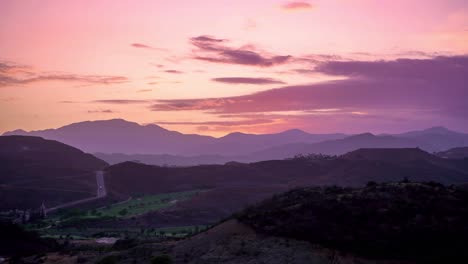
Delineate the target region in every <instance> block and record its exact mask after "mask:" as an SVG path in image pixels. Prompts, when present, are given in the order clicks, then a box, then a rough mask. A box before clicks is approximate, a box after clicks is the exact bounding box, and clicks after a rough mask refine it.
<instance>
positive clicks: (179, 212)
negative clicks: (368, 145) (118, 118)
mask: <svg viewBox="0 0 468 264" xmlns="http://www.w3.org/2000/svg"><path fill="white" fill-rule="evenodd" d="M107 174H108V177H107V178H108V180H107V185H108V189H109V190H110V192H112V193H113V194H114V195H116V196H119V197H121V199H126V198H128V197H131V196H135V195H141V194H154V193H163V192H179V191H188V190H204V191H203V192H201V193H199V194H198V195H197V196H195V197H194V198H192V199H190V200H186V201H181V202H179V203H177V204H175V206H173V207H171V208H170V209H168V210H164V211H163V212H154V213H149V214H147V215H144V216H142V218H141V219H140V222H139V223H137V222H135V221H133V222H132V221H127V222H120V223H119V225H138V224H141V225H150V226H165V225H167V224H168V223H174V221H176V222H177V223H179V224H181V225H191V224H205V223H213V222H216V221H218V220H219V219H221V218H223V217H226V216H229V215H230V214H231V213H233V212H235V211H238V210H240V209H242V208H243V207H245V206H246V205H249V204H253V203H255V202H258V201H260V200H262V199H265V198H267V197H269V196H271V195H273V194H275V193H279V192H282V191H286V190H289V189H291V188H294V187H301V186H310V185H340V186H364V185H365V184H366V183H368V182H369V181H375V182H388V181H392V182H395V181H402V180H403V179H405V178H406V179H408V180H411V181H434V182H440V183H443V184H462V183H466V182H468V166H466V164H465V163H464V162H460V161H456V160H446V159H441V158H439V157H437V156H434V155H431V154H429V153H427V152H424V151H422V150H420V149H362V150H358V151H356V152H351V153H349V154H347V155H343V156H341V157H335V158H333V157H302V158H301V157H299V158H295V159H290V160H272V161H263V162H257V163H250V164H243V163H227V164H225V165H203V166H193V167H185V168H178V167H159V166H150V165H144V164H139V163H133V162H125V163H121V164H117V165H113V166H110V167H109V168H108V169H107Z"/></svg>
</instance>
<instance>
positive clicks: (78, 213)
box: [26, 190, 206, 238]
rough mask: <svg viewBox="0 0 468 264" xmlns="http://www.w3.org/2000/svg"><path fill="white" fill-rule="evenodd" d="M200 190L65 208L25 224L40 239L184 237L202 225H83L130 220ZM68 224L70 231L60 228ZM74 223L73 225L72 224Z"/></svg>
mask: <svg viewBox="0 0 468 264" xmlns="http://www.w3.org/2000/svg"><path fill="white" fill-rule="evenodd" d="M200 192H203V190H194V191H187V192H174V193H163V194H155V195H144V196H140V197H135V198H130V199H129V200H127V201H123V202H119V203H115V204H111V205H108V206H105V207H101V208H96V209H92V210H87V211H84V210H80V209H65V210H60V211H59V212H57V213H55V214H53V215H51V216H49V217H48V218H47V219H45V220H43V221H42V222H40V223H35V224H32V225H27V226H26V227H27V228H28V229H31V230H36V231H39V232H40V233H41V234H42V235H43V236H49V237H56V238H59V237H66V236H68V237H74V238H91V237H103V236H114V237H147V238H148V237H149V238H151V237H185V236H188V235H191V234H194V233H197V232H199V231H200V230H201V229H204V228H206V227H205V226H187V227H171V228H157V229H155V228H143V229H140V228H128V229H117V228H115V229H113V228H86V227H85V226H86V225H82V223H84V222H85V221H87V220H93V221H99V220H100V219H102V220H105V219H109V218H112V219H118V218H121V219H122V218H133V217H137V216H139V215H142V214H145V213H148V212H154V211H158V210H161V209H163V208H169V207H171V206H173V205H175V204H176V203H178V202H180V201H184V200H188V199H190V198H192V197H193V196H195V195H197V194H198V193H200ZM65 223H67V224H68V226H74V227H73V228H70V227H68V228H65V227H61V226H62V225H63V224H65ZM71 223H73V224H71Z"/></svg>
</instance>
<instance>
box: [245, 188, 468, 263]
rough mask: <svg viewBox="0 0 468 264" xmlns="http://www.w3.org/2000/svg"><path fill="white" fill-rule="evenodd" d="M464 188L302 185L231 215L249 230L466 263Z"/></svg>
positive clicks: (365, 252) (467, 197)
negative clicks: (304, 186)
mask: <svg viewBox="0 0 468 264" xmlns="http://www.w3.org/2000/svg"><path fill="white" fill-rule="evenodd" d="M467 204H468V192H467V191H466V190H462V189H457V188H456V187H444V186H443V185H440V184H436V183H385V184H369V185H368V186H367V187H364V188H356V189H353V188H340V187H326V188H320V187H307V188H300V189H296V190H293V191H289V192H286V193H284V194H281V195H277V196H275V197H273V198H271V199H268V200H266V201H264V202H262V203H261V204H259V205H258V206H254V207H250V208H248V209H247V210H245V211H244V212H242V213H240V214H239V215H238V216H237V218H238V219H239V220H240V221H241V222H242V223H244V224H247V225H248V226H250V227H252V228H253V229H254V230H255V231H256V232H259V233H261V234H266V235H269V236H280V237H286V238H292V239H298V240H304V241H308V242H310V243H313V244H319V245H322V246H325V247H328V248H335V249H339V250H342V251H345V252H351V253H354V254H357V255H361V256H366V257H370V258H378V259H401V260H409V261H416V262H419V263H462V262H466V261H468V253H467V252H466V250H465V245H466V243H468V227H467V226H466V224H465V223H466V221H468V206H467Z"/></svg>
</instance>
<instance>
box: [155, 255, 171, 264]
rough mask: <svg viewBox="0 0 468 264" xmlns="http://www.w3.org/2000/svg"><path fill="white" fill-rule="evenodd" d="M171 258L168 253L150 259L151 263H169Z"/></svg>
mask: <svg viewBox="0 0 468 264" xmlns="http://www.w3.org/2000/svg"><path fill="white" fill-rule="evenodd" d="M171 263H172V259H171V257H169V256H168V255H160V256H156V257H154V258H153V259H152V260H151V264H171Z"/></svg>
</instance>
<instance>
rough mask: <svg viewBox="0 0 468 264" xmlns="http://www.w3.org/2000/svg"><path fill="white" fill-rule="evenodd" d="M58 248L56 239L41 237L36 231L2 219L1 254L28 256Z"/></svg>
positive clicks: (0, 233) (0, 228)
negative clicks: (27, 229)
mask: <svg viewBox="0 0 468 264" xmlns="http://www.w3.org/2000/svg"><path fill="white" fill-rule="evenodd" d="M58 249H59V245H58V243H57V242H56V241H55V240H54V239H46V238H41V237H40V236H39V235H38V234H37V233H36V232H33V231H26V230H24V229H23V228H22V227H21V226H19V225H16V224H11V223H4V222H1V221H0V256H28V255H33V254H41V253H45V252H48V251H52V250H58Z"/></svg>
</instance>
